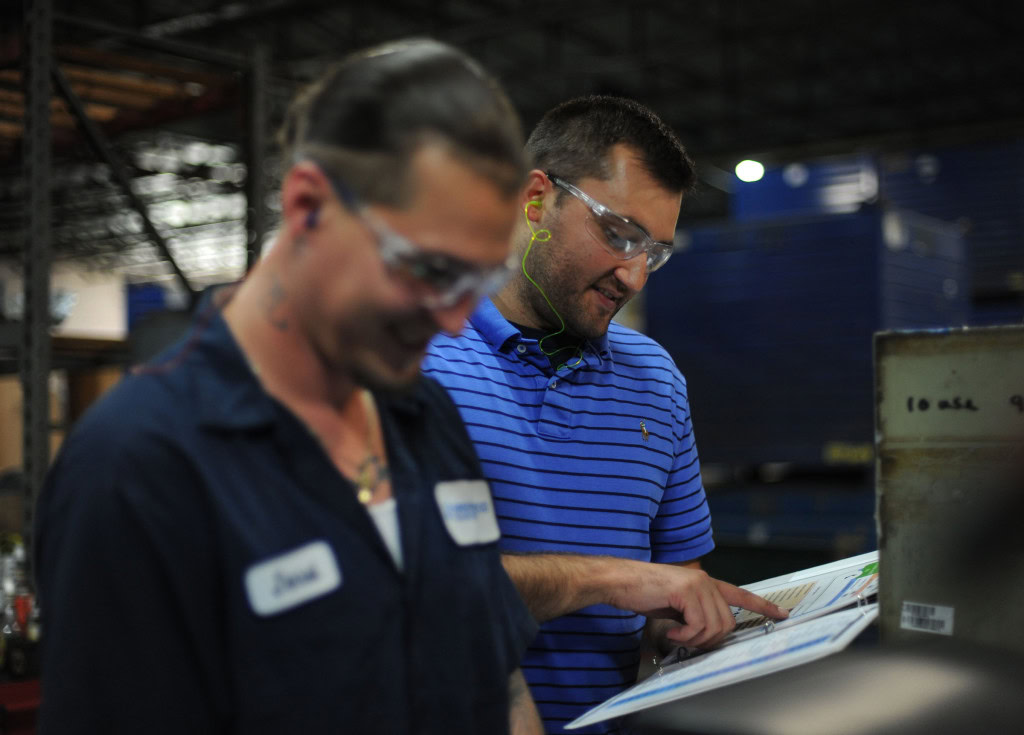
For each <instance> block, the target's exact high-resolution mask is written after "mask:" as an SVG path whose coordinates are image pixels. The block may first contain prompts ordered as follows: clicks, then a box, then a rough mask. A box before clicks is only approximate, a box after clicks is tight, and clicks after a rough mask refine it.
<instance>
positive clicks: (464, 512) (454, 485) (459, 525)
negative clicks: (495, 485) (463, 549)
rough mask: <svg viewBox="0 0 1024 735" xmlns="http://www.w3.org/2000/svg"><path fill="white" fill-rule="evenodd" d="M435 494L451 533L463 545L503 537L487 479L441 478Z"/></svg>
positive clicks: (488, 541)
mask: <svg viewBox="0 0 1024 735" xmlns="http://www.w3.org/2000/svg"><path fill="white" fill-rule="evenodd" d="M434 498H435V499H436V500H437V506H438V508H440V510H441V518H443V519H444V525H445V527H446V528H447V529H448V533H449V535H450V536H451V537H452V540H453V541H455V543H457V544H458V545H459V546H471V545H474V544H489V543H491V542H493V541H497V540H498V539H499V538H500V537H501V532H500V531H499V530H498V519H497V518H495V517H494V503H493V501H492V500H491V489H490V487H489V486H488V485H487V482H486V481H484V480H449V481H447V482H439V483H437V485H436V486H435V487H434Z"/></svg>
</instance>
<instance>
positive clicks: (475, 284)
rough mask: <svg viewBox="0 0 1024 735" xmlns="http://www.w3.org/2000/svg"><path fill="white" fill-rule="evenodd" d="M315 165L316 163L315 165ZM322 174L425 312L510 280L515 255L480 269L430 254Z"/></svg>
mask: <svg viewBox="0 0 1024 735" xmlns="http://www.w3.org/2000/svg"><path fill="white" fill-rule="evenodd" d="M315 163H316V162H315ZM317 165H318V166H320V169H321V170H322V171H323V172H324V175H325V176H326V177H327V179H328V181H330V182H331V186H332V187H333V188H334V191H335V193H336V194H337V195H338V198H339V199H340V200H341V202H342V203H343V204H344V205H345V208H346V209H348V210H349V212H351V213H352V214H353V215H355V216H356V217H357V218H358V219H359V220H360V221H361V222H362V223H363V225H365V226H366V228H367V229H368V230H370V232H372V233H373V235H374V238H375V239H376V241H377V250H378V252H379V253H380V258H381V260H382V261H383V262H384V264H385V266H387V268H388V271H389V272H390V273H391V275H392V276H393V277H394V278H396V279H397V280H398V281H400V282H402V283H403V284H405V286H406V287H407V288H408V289H409V290H410V291H411V292H413V293H414V294H416V297H417V299H418V300H419V302H420V303H421V304H422V305H423V306H424V307H426V308H427V309H447V308H451V307H452V306H455V305H456V304H458V303H460V302H462V301H463V300H464V299H467V298H471V299H473V300H477V299H480V298H482V297H484V296H488V295H490V294H492V293H494V292H496V291H498V290H499V289H500V288H501V287H502V286H503V285H504V284H505V283H506V282H507V281H508V279H509V278H510V277H511V275H512V272H513V269H514V268H515V265H516V259H515V256H511V255H510V256H509V258H508V259H507V260H506V261H505V262H504V263H502V264H501V265H498V266H492V267H480V266H478V265H472V264H470V263H466V262H465V261H462V260H460V259H458V258H454V257H451V256H449V255H444V254H442V253H432V252H430V251H428V250H425V249H424V248H423V247H421V246H419V245H417V244H416V243H414V242H412V241H411V240H409V239H408V238H407V237H405V236H404V235H401V234H399V233H397V232H395V231H394V230H393V229H392V228H391V227H390V226H389V225H388V224H387V223H386V222H384V220H382V219H381V218H380V217H377V216H376V215H374V214H373V212H371V211H370V210H369V208H368V207H367V206H366V205H365V204H363V203H362V202H360V201H359V198H358V197H356V195H355V193H354V192H353V191H352V190H351V189H349V188H348V187H347V186H346V185H345V184H344V182H342V181H341V180H340V179H339V178H338V177H336V176H333V175H331V174H330V173H328V171H327V169H326V168H325V167H324V166H322V165H320V164H319V163H317Z"/></svg>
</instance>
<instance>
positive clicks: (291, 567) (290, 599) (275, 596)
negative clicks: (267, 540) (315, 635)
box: [245, 541, 341, 617]
mask: <svg viewBox="0 0 1024 735" xmlns="http://www.w3.org/2000/svg"><path fill="white" fill-rule="evenodd" d="M340 586H341V570H340V569H339V568H338V562H337V560H336V559H335V558H334V552H333V551H332V550H331V547H330V546H329V545H328V544H327V542H326V541H314V542H312V543H309V544H306V545H305V546H300V547H299V548H297V549H295V550H293V551H287V552H285V553H284V554H281V555H279V556H275V557H273V558H271V559H267V560H266V561H261V562H259V563H258V564H253V565H252V566H251V567H249V569H248V571H247V572H246V573H245V591H246V594H247V595H248V596H249V606H250V607H252V609H253V612H255V613H256V614H257V615H262V616H264V617H266V616H267V615H276V614H277V613H280V612H284V611H285V610H288V609H290V608H293V607H297V606H299V605H302V604H303V603H306V602H309V601H310V600H315V599H316V598H318V597H323V596H324V595H326V594H327V593H328V592H331V591H333V590H336V589H337V588H338V587H340Z"/></svg>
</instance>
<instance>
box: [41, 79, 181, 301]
mask: <svg viewBox="0 0 1024 735" xmlns="http://www.w3.org/2000/svg"><path fill="white" fill-rule="evenodd" d="M51 74H52V75H53V80H54V82H55V83H56V85H57V89H58V90H59V91H60V93H61V95H62V96H63V97H64V99H65V100H67V103H68V107H70V108H71V110H72V112H74V113H75V117H77V118H78V122H79V124H80V125H81V126H82V130H83V131H84V132H85V136H86V138H87V139H88V141H89V145H90V146H92V149H93V151H94V152H95V153H96V155H97V156H98V157H99V158H100V160H102V161H103V162H104V163H106V164H107V165H108V166H110V173H111V175H112V176H113V177H114V181H115V182H117V185H118V186H120V187H121V190H122V191H123V192H124V194H125V196H126V197H128V201H129V203H130V204H131V206H132V208H133V209H135V211H137V212H138V213H139V214H140V215H141V216H142V227H143V230H144V231H145V233H146V236H147V237H149V239H150V240H151V241H152V242H153V244H154V245H156V248H157V250H159V251H160V254H161V255H162V256H163V257H164V258H165V259H166V260H167V262H169V263H170V264H171V268H172V269H173V270H174V275H175V276H177V277H178V280H179V281H181V285H182V286H183V287H184V288H185V291H186V292H187V293H188V294H189V297H190V300H191V302H192V305H195V302H196V300H197V299H198V296H199V294H198V293H197V292H196V290H195V289H194V288H193V287H192V284H191V283H189V280H188V276H186V275H185V272H184V271H183V270H181V267H180V266H179V265H178V263H177V262H176V261H175V259H174V255H173V254H172V253H171V250H170V248H169V247H167V242H166V241H165V240H164V238H163V236H162V235H161V234H160V233H159V232H157V229H156V226H155V225H154V224H153V221H152V220H150V218H149V212H148V210H147V209H146V204H145V202H143V201H142V199H141V198H139V196H138V195H137V194H136V193H135V191H134V190H133V189H132V184H131V181H130V180H129V179H128V175H127V174H126V173H125V171H124V164H123V163H122V162H121V161H120V159H119V157H118V155H117V153H116V152H115V151H114V147H113V146H112V145H110V142H109V141H108V140H107V137H106V136H105V135H104V134H103V131H102V130H100V128H99V126H98V125H97V124H96V122H95V121H94V120H93V119H92V118H91V117H89V116H88V115H87V114H86V113H85V106H84V105H83V104H82V100H80V99H79V98H78V95H76V94H75V91H74V90H73V89H72V88H71V83H70V82H69V81H68V79H67V77H65V76H64V73H63V72H62V71H61V70H60V67H58V66H56V65H54V66H53V68H52V69H51Z"/></svg>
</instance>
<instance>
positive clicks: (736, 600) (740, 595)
mask: <svg viewBox="0 0 1024 735" xmlns="http://www.w3.org/2000/svg"><path fill="white" fill-rule="evenodd" d="M715 584H716V585H718V591H719V592H720V593H721V595H722V598H723V599H725V601H726V602H727V603H729V604H730V605H733V606H735V607H742V608H743V609H744V610H750V611H751V612H755V613H758V614H760V615H764V616H766V617H769V618H778V619H781V618H788V617H789V611H788V610H786V609H785V608H782V607H779V606H778V605H776V604H775V603H774V602H768V600H766V599H764V598H763V597H760V596H758V595H755V594H754V593H753V592H750V591H749V590H745V589H742V588H741V587H737V586H736V585H733V584H729V583H728V582H723V581H722V580H720V579H716V580H715Z"/></svg>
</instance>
